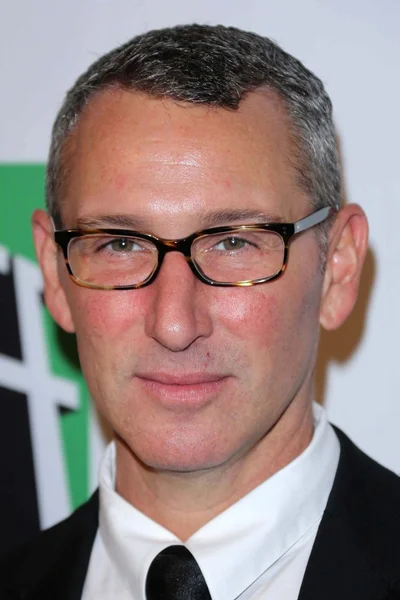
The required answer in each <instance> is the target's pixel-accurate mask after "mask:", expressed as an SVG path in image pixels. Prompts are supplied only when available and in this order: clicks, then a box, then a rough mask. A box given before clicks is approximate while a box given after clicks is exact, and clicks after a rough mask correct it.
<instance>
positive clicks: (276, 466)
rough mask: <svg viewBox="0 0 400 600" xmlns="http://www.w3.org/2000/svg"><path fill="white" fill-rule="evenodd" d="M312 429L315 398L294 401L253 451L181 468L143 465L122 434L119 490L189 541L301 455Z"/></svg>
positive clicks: (118, 468)
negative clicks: (203, 466)
mask: <svg viewBox="0 0 400 600" xmlns="http://www.w3.org/2000/svg"><path fill="white" fill-rule="evenodd" d="M312 434H313V418H312V409H311V403H310V402H308V404H307V405H306V406H303V407H301V406H299V407H297V406H296V405H295V403H292V404H291V405H290V406H289V408H288V409H287V410H286V411H285V412H284V414H283V415H282V416H281V418H280V419H279V420H278V422H277V423H276V424H275V425H274V427H273V428H272V429H271V430H270V431H269V432H268V433H267V434H266V435H265V436H264V437H263V438H262V439H261V440H260V441H259V442H258V443H257V444H256V445H255V446H254V447H252V448H251V449H250V450H248V451H247V452H246V453H243V454H242V455H239V456H235V457H233V458H232V459H231V460H229V461H228V462H226V463H225V464H222V465H219V466H217V467H214V468H212V469H206V470H202V471H195V472H190V473H187V472H185V473H180V472H171V471H160V470H155V469H152V468H150V467H148V466H146V465H144V464H143V463H142V462H140V460H139V459H138V458H137V457H136V456H135V455H134V454H133V453H132V451H131V450H130V449H129V447H128V446H127V445H126V444H125V443H124V442H123V441H122V440H121V439H119V438H117V439H116V448H117V482H116V488H117V491H118V493H119V494H120V495H121V496H122V497H123V498H125V500H127V501H128V502H129V503H130V504H132V505H133V506H135V507H136V508H137V509H138V510H140V511H141V512H143V513H144V514H145V515H146V516H148V517H149V518H151V519H153V520H154V521H156V522H157V523H159V524H160V525H162V526H163V527H165V528H166V529H168V530H169V531H171V532H172V533H174V534H175V535H176V536H177V537H178V538H179V539H180V540H182V541H186V540H187V539H188V538H189V537H191V536H192V535H193V534H194V533H195V532H196V531H197V530H198V529H200V528H201V527H202V526H203V525H205V524H206V523H207V522H208V521H211V520H212V519H213V518H214V517H216V516H217V515H218V514H220V513H221V512H223V511H224V510H226V509H227V508H229V506H231V505H232V504H234V503H235V502H237V501H238V500H240V498H242V497H243V496H245V495H246V494H248V493H249V492H250V491H251V490H253V489H254V488H256V487H257V486H258V485H260V484H261V483H262V482H264V481H266V480H267V479H268V478H269V477H272V475H274V474H275V473H277V472H278V471H280V470H281V469H283V468H284V467H285V466H286V465H288V464H289V463H290V462H292V461H293V460H294V459H295V458H296V457H297V456H299V455H300V454H301V453H302V452H303V451H304V450H305V448H306V447H307V446H308V445H309V443H310V441H311V438H312Z"/></svg>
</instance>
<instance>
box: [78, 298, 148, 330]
mask: <svg viewBox="0 0 400 600" xmlns="http://www.w3.org/2000/svg"><path fill="white" fill-rule="evenodd" d="M75 287H76V288H77V289H76V290H73V294H71V296H70V306H71V312H72V317H73V320H74V324H75V328H76V333H77V336H78V338H79V337H80V335H82V334H83V335H85V336H87V335H90V337H95V338H104V339H105V340H107V339H112V338H118V337H120V336H122V335H123V333H124V332H126V331H127V329H128V328H129V329H131V328H132V325H133V324H137V323H139V322H141V321H142V319H143V314H144V304H145V302H144V299H143V294H142V293H141V291H139V290H121V291H101V290H90V289H85V288H79V287H77V286H75Z"/></svg>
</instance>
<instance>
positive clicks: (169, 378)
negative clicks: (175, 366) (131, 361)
mask: <svg viewBox="0 0 400 600" xmlns="http://www.w3.org/2000/svg"><path fill="white" fill-rule="evenodd" d="M136 377H138V378H139V379H143V380H145V381H149V382H155V383H160V384H162V385H174V386H175V385H181V386H187V385H201V384H204V383H215V382H216V381H221V380H223V379H226V375H221V374H218V373H182V374H178V373H150V374H148V375H147V374H138V375H136Z"/></svg>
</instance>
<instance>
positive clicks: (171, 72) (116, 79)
mask: <svg viewBox="0 0 400 600" xmlns="http://www.w3.org/2000/svg"><path fill="white" fill-rule="evenodd" d="M109 88H120V89H124V90H130V91H132V92H143V93H145V94H147V95H149V96H151V97H154V98H160V99H161V98H165V99H171V100H175V101H177V102H189V103H192V104H198V105H204V106H210V107H215V108H216V107H219V108H225V109H228V110H232V111H236V110H238V108H239V106H240V103H241V102H242V101H243V99H244V98H245V97H246V96H247V95H248V94H249V93H251V92H254V91H255V90H260V89H263V90H269V91H271V92H273V93H274V94H276V95H277V97H279V99H280V101H281V102H282V106H283V107H284V108H285V110H286V111H287V114H288V121H287V126H288V133H289V134H290V137H291V141H292V148H291V150H292V152H291V157H290V160H291V161H292V163H293V166H294V167H295V169H296V172H297V177H298V182H299V185H300V186H301V187H303V188H304V191H305V192H306V193H307V194H308V196H309V198H310V202H311V205H312V206H314V207H316V208H319V207H321V206H326V205H330V206H335V205H337V204H340V200H341V169H340V165H339V161H338V155H337V148H336V140H335V131H334V125H333V122H332V105H331V101H330V99H329V97H328V95H327V94H326V92H325V90H324V87H323V85H322V83H321V81H320V80H319V79H318V78H317V77H316V76H315V75H314V74H313V73H311V72H310V71H309V70H308V69H306V68H305V67H304V65H302V63H300V61H298V60H297V59H296V58H294V57H293V56H291V55H290V54H287V53H286V52H284V51H283V50H282V49H281V48H280V47H279V46H278V45H277V44H275V43H274V42H272V41H271V40H270V39H268V38H263V37H261V36H259V35H256V34H254V33H250V32H245V31H241V30H239V29H236V28H227V27H223V26H217V27H211V26H204V25H189V26H179V27H175V28H172V29H163V30H159V31H150V32H148V33H146V34H144V35H141V36H138V37H136V38H134V39H133V40H130V41H129V42H127V43H126V44H124V45H123V46H121V47H119V48H117V49H115V50H112V51H111V52H110V53H108V54H106V55H105V56H103V57H101V58H100V59H99V60H98V61H96V62H95V63H94V64H93V65H92V66H91V67H90V68H89V69H88V70H87V72H86V73H84V74H83V75H82V76H81V77H80V78H79V79H78V80H77V82H76V83H75V85H74V86H73V88H72V89H71V90H70V91H69V93H68V94H67V96H66V99H65V102H64V104H63V106H62V107H61V109H60V111H59V114H58V116H57V119H56V121H55V124H54V128H53V136H52V144H51V150H50V155H49V162H48V169H47V191H46V198H47V205H48V208H49V212H50V214H51V215H52V217H53V219H54V221H55V223H56V226H57V227H61V226H62V210H61V204H62V198H63V196H64V193H65V192H64V186H67V185H68V172H69V165H68V156H69V153H68V145H67V147H66V142H67V140H68V137H69V134H70V133H71V131H73V130H74V128H75V127H76V126H77V123H78V122H79V119H80V117H81V114H82V112H83V110H84V108H85V106H86V105H87V104H88V102H90V100H91V98H93V97H94V96H95V95H96V94H98V93H99V92H101V91H102V90H105V89H109Z"/></svg>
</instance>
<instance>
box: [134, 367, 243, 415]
mask: <svg viewBox="0 0 400 600" xmlns="http://www.w3.org/2000/svg"><path fill="white" fill-rule="evenodd" d="M135 379H136V380H137V382H138V383H139V385H140V386H141V387H142V388H143V390H144V391H146V394H148V395H150V396H151V397H153V398H154V399H155V400H157V401H159V402H160V403H161V404H163V405H164V406H165V407H166V408H171V409H173V408H201V407H202V406H205V405H206V404H208V403H209V402H210V401H211V400H212V398H213V397H214V396H215V395H216V394H218V392H220V391H221V390H222V389H223V388H225V387H226V386H227V385H228V382H229V380H230V379H231V377H229V376H226V375H222V374H219V373H184V374H177V373H149V374H147V373H146V374H139V375H136V376H135Z"/></svg>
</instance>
